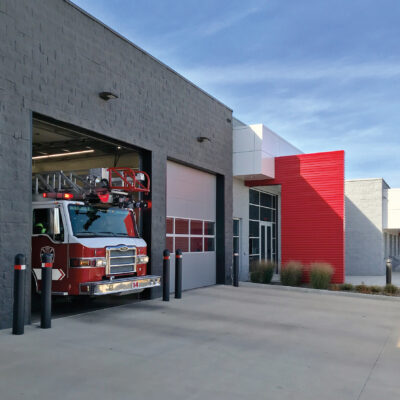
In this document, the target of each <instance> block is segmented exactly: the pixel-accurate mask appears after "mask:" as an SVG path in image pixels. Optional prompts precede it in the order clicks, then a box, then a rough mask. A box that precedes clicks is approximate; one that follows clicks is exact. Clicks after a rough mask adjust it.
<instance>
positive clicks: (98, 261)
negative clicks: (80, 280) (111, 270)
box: [96, 258, 107, 267]
mask: <svg viewBox="0 0 400 400" xmlns="http://www.w3.org/2000/svg"><path fill="white" fill-rule="evenodd" d="M106 264H107V262H106V259H105V258H97V259H96V267H105V266H106Z"/></svg>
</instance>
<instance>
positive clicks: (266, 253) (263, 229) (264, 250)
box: [260, 221, 272, 260]
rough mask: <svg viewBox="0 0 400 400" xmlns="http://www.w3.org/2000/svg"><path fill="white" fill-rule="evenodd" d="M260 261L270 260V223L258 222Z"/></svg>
mask: <svg viewBox="0 0 400 400" xmlns="http://www.w3.org/2000/svg"><path fill="white" fill-rule="evenodd" d="M260 241H261V243H260V245H261V249H260V250H261V251H260V259H261V260H272V222H264V221H262V222H260Z"/></svg>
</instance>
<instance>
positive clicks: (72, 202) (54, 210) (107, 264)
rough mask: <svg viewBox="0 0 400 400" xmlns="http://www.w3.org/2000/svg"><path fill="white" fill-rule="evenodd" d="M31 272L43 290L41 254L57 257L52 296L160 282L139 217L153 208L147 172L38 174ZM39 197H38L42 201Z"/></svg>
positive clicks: (118, 291) (134, 289)
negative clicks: (153, 270)
mask: <svg viewBox="0 0 400 400" xmlns="http://www.w3.org/2000/svg"><path fill="white" fill-rule="evenodd" d="M33 183H34V188H33V189H34V190H33V192H34V200H35V201H33V234H32V272H33V279H34V283H35V289H36V291H37V292H40V290H41V268H40V267H41V255H42V254H43V253H50V254H51V255H52V258H53V270H52V274H53V277H52V278H53V284H52V293H53V295H64V296H67V295H86V296H87V295H89V296H99V295H105V294H122V293H131V292H140V291H143V290H144V289H146V288H152V287H156V286H160V277H159V276H154V275H148V274H147V263H148V261H149V257H148V256H147V245H146V242H145V241H144V240H143V239H142V238H141V237H140V236H139V233H138V228H137V223H136V220H137V218H138V215H139V214H140V212H141V211H140V210H145V209H146V208H149V207H151V202H150V201H146V200H141V199H140V197H141V196H140V195H139V194H144V195H147V194H148V193H149V192H150V179H149V176H148V175H147V174H146V173H145V172H143V171H137V170H133V169H130V168H108V169H104V168H101V169H96V170H91V171H90V174H89V175H88V176H87V177H82V176H79V175H76V174H73V173H70V174H67V173H64V172H63V171H56V172H47V173H45V174H43V173H40V174H35V175H34V181H33ZM39 199H40V200H39Z"/></svg>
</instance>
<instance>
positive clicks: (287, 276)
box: [250, 261, 400, 296]
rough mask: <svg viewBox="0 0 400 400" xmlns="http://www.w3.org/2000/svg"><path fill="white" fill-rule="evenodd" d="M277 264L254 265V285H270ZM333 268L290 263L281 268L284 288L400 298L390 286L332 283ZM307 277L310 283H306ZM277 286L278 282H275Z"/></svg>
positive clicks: (252, 270) (393, 287)
mask: <svg viewBox="0 0 400 400" xmlns="http://www.w3.org/2000/svg"><path fill="white" fill-rule="evenodd" d="M275 269H276V264H275V263H274V262H271V261H259V262H256V263H253V264H252V265H251V269H250V280H251V282H254V283H263V284H270V283H271V280H272V277H273V274H274V271H275ZM332 275H333V268H332V266H331V265H330V264H328V263H324V262H319V263H312V264H310V265H309V266H304V265H303V264H302V263H300V262H298V261H289V262H288V263H286V264H285V265H283V266H282V268H281V273H280V280H281V285H283V286H296V287H303V288H311V289H324V290H331V291H335V292H338V291H343V292H348V293H361V294H375V295H384V296H400V288H399V287H397V286H396V285H393V284H389V285H385V286H377V285H365V284H364V283H362V284H360V285H352V284H351V283H342V284H335V283H331V280H332ZM305 276H307V279H309V282H305ZM274 284H276V282H274Z"/></svg>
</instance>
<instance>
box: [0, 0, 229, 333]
mask: <svg viewBox="0 0 400 400" xmlns="http://www.w3.org/2000/svg"><path fill="white" fill-rule="evenodd" d="M0 37H1V40H0V168H1V171H2V185H1V187H0V221H1V224H0V260H1V264H0V328H4V327H7V326H10V322H11V313H10V311H11V305H12V304H11V296H10V294H11V291H12V270H11V267H12V263H13V257H14V254H15V253H17V252H25V253H26V254H27V255H28V257H29V256H30V232H31V209H30V202H31V180H30V179H31V112H36V113H40V114H43V115H46V116H49V117H51V118H55V119H57V120H60V121H63V122H66V123H70V124H73V125H76V126H78V127H82V128H86V129H89V130H92V131H93V132H97V133H99V134H103V135H106V136H108V137H111V138H115V139H119V140H122V141H124V142H126V143H131V144H134V145H136V146H139V147H142V148H144V149H147V150H150V151H152V161H153V165H152V168H153V177H152V178H153V181H152V188H153V193H152V195H153V210H152V213H153V214H152V216H153V218H152V232H153V238H152V254H151V256H152V258H153V268H154V269H153V272H154V273H157V272H158V271H160V269H161V251H162V249H163V248H164V244H165V235H164V232H165V189H166V187H165V167H166V160H167V158H173V159H174V160H177V161H181V162H184V163H187V164H190V165H193V166H196V167H199V168H203V169H206V170H208V171H211V172H214V173H217V174H221V175H223V176H224V177H225V203H226V204H225V252H226V254H225V255H226V257H225V266H224V267H225V276H228V275H229V272H228V271H229V267H230V265H231V260H232V257H231V255H232V124H231V123H230V122H227V119H229V120H231V119H232V112H231V110H230V109H229V108H227V107H226V106H224V105H223V104H221V103H220V102H218V101H216V100H215V99H213V98H212V97H210V96H209V95H207V94H206V93H204V92H203V91H201V90H200V89H199V88H197V87H195V86H194V85H193V84H191V83H190V82H188V81H187V80H185V79H184V78H182V77H181V76H179V75H178V74H176V73H175V72H174V71H172V70H171V69H169V68H168V67H166V66H165V65H163V64H161V63H160V62H158V61H157V60H155V59H154V58H152V57H151V56H149V55H148V54H146V53H145V52H144V51H142V50H141V49H139V48H137V47H135V46H133V45H132V44H131V43H129V42H128V41H126V40H123V39H121V37H119V36H118V35H116V34H115V33H113V32H112V31H111V30H110V29H108V28H107V27H105V26H103V25H102V24H100V23H98V22H96V21H95V20H94V19H92V18H91V17H89V16H87V15H86V14H85V13H83V12H81V11H80V10H78V9H77V8H76V7H75V6H73V5H71V4H70V3H69V2H67V1H65V0H41V1H30V0H0ZM105 90H110V91H112V92H114V93H116V94H117V95H118V96H119V99H117V100H114V101H109V102H105V101H103V100H101V99H100V98H99V97H98V93H99V92H101V91H105ZM198 136H207V137H209V138H210V139H211V143H209V142H205V143H198V142H197V140H196V138H197V137H198ZM16 189H17V190H16ZM27 307H29V304H28V303H27Z"/></svg>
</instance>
